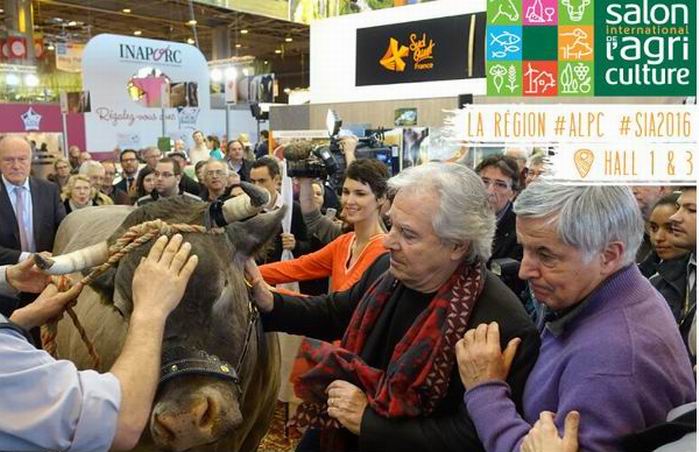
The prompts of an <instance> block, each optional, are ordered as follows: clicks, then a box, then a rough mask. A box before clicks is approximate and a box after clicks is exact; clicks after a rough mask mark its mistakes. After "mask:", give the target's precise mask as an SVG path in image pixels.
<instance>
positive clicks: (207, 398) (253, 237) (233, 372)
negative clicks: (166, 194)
mask: <svg viewBox="0 0 699 452" xmlns="http://www.w3.org/2000/svg"><path fill="white" fill-rule="evenodd" d="M248 192H249V193H250V197H249V198H247V201H248V207H250V199H251V198H252V199H253V203H252V204H255V202H254V200H255V199H257V198H255V196H261V195H260V192H259V191H258V192H255V193H253V192H250V191H248ZM236 199H237V198H236ZM258 201H259V199H258ZM265 201H266V200H265ZM227 204H228V203H227ZM261 204H262V203H259V202H258V203H257V206H258V207H259V206H260V205H261ZM208 207H209V204H206V203H203V202H198V201H192V200H189V199H185V198H182V197H176V198H168V199H163V200H160V201H157V202H154V203H151V204H148V205H146V206H143V207H140V208H138V209H134V208H132V207H124V206H103V207H94V208H86V209H81V210H78V211H76V212H74V213H72V214H71V215H69V216H68V217H66V219H65V221H64V222H63V223H62V224H61V227H60V229H59V231H58V234H57V238H56V245H55V249H54V256H56V257H55V258H54V259H53V261H50V262H48V263H46V265H48V266H51V270H50V271H51V272H52V273H66V272H68V273H70V272H72V271H74V270H81V269H84V268H87V267H91V266H94V265H96V264H97V263H99V262H102V261H104V260H105V258H106V249H107V244H109V245H111V244H112V243H114V241H115V240H116V238H118V237H120V236H121V235H122V233H123V232H124V231H126V230H127V229H128V228H129V227H130V226H133V225H136V224H140V223H142V222H145V221H149V220H153V219H162V220H164V221H167V222H168V223H187V224H198V225H203V224H205V223H206V218H207V217H208V213H209V209H208ZM258 210H259V209H258ZM223 212H224V215H223V216H224V217H225V218H226V219H228V218H229V217H230V215H226V213H227V211H226V206H224V209H223ZM282 214H283V211H277V212H275V213H270V214H263V215H258V216H256V217H254V218H252V219H249V220H247V221H243V222H241V221H236V222H233V223H231V224H229V225H227V226H225V233H224V234H221V235H208V234H201V233H184V234H183V236H184V238H185V240H186V241H188V242H190V243H191V244H192V254H196V255H197V256H199V265H198V266H197V269H196V271H195V273H194V275H193V276H192V278H191V280H190V282H189V284H188V286H187V290H186V292H185V295H184V298H183V300H182V302H181V303H180V304H179V306H178V307H177V308H176V309H175V311H173V312H172V314H171V315H170V317H169V318H168V320H167V324H166V327H165V335H164V340H163V356H162V363H161V364H162V372H161V383H160V385H159V388H158V393H157V395H156V399H155V402H154V406H153V410H152V413H151V420H150V429H146V430H147V431H146V432H144V434H143V437H142V438H141V442H140V443H139V447H138V449H137V450H154V449H155V448H156V447H157V448H160V449H162V450H173V451H181V450H188V449H193V448H196V450H197V451H223V450H225V451H252V450H255V449H256V448H257V445H258V444H259V442H260V440H261V439H262V437H263V436H264V434H265V433H266V432H267V429H268V428H269V424H270V422H271V417H272V413H273V410H274V405H275V402H276V398H277V391H278V387H279V377H278V373H279V346H278V341H277V337H276V335H274V334H263V332H262V330H261V325H260V323H259V321H257V322H254V321H251V318H252V317H251V316H252V313H253V311H252V310H251V306H252V305H251V304H250V301H249V299H248V296H247V289H246V285H245V282H244V279H243V265H244V262H245V261H246V260H247V259H248V258H249V257H250V256H251V255H253V254H254V253H256V252H257V251H258V250H259V249H260V247H261V246H262V245H263V244H264V243H265V242H266V241H267V240H268V239H269V238H271V237H273V236H274V234H275V233H276V231H277V229H278V227H279V224H280V220H281V216H282ZM105 240H106V242H105ZM152 243H153V240H151V241H150V242H149V243H147V244H145V245H143V246H141V247H140V248H138V249H136V250H135V251H134V252H132V253H130V254H128V255H127V256H125V257H124V258H123V259H122V260H121V261H120V262H119V263H118V265H117V266H116V267H114V268H112V269H110V270H109V271H108V272H107V273H105V274H104V275H102V276H101V277H100V278H98V279H97V280H96V281H95V283H94V284H92V285H91V286H89V287H86V288H85V289H84V290H83V292H82V294H81V296H80V298H79V301H78V304H77V306H76V307H75V311H76V313H77V315H78V317H79V318H80V319H81V321H82V323H83V325H84V327H85V328H86V330H87V332H88V335H89V337H91V338H92V339H93V341H94V343H95V346H96V348H97V351H98V353H99V355H100V357H101V360H102V362H101V367H100V369H98V370H99V371H102V372H104V371H108V370H109V368H110V367H111V366H112V364H113V363H114V361H115V359H116V358H117V356H118V355H119V352H120V350H121V346H122V344H123V342H124V338H125V334H126V330H127V328H128V323H129V316H130V314H131V308H132V304H131V303H132V302H131V279H132V276H133V272H134V269H135V267H136V266H137V264H138V262H139V260H140V258H141V257H142V256H144V255H146V254H147V252H148V250H149V249H150V246H151V245H152ZM66 253H70V254H67V255H65V254H66ZM61 254H64V255H63V256H58V255H61ZM77 276H79V275H77ZM246 338H247V339H246ZM57 343H58V354H59V356H60V357H62V358H67V359H70V360H72V361H74V362H75V363H76V364H77V365H78V367H79V368H83V369H84V368H89V367H90V360H89V357H88V355H87V350H86V348H85V345H84V344H83V343H82V342H81V341H80V338H79V336H78V334H77V331H76V330H75V328H74V327H73V326H72V324H71V323H70V321H66V320H62V321H61V322H60V323H59V336H58V341H57ZM246 343H247V346H246V345H245V344H246ZM245 347H247V352H244V351H243V350H244V348H245ZM241 356H242V360H241ZM239 361H241V362H240V365H239ZM148 430H149V431H148Z"/></svg>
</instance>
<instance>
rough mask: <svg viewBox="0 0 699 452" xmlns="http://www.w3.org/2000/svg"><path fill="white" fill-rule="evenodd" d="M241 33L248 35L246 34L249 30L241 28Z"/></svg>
mask: <svg viewBox="0 0 699 452" xmlns="http://www.w3.org/2000/svg"><path fill="white" fill-rule="evenodd" d="M240 34H241V35H246V34H248V31H247V30H246V29H245V28H243V29H242V30H240Z"/></svg>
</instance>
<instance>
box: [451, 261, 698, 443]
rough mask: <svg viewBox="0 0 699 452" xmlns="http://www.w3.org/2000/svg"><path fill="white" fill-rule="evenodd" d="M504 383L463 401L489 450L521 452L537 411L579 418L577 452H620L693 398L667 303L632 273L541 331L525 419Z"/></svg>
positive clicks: (483, 386) (466, 396)
mask: <svg viewBox="0 0 699 452" xmlns="http://www.w3.org/2000/svg"><path fill="white" fill-rule="evenodd" d="M509 394H510V390H509V387H508V386H507V384H506V383H504V382H501V381H490V382H485V383H484V384H481V385H479V386H476V387H474V388H472V389H471V390H470V391H467V392H466V394H464V403H465V404H466V407H467V409H468V411H469V413H470V415H471V419H473V422H474V424H475V426H476V429H477V431H478V436H479V437H480V438H481V441H482V442H483V444H484V445H485V448H486V450H488V451H490V452H510V451H519V448H520V444H521V442H522V439H523V438H524V436H525V435H526V434H527V432H528V431H529V429H530V428H531V426H532V425H533V424H534V422H536V421H537V419H538V418H539V413H540V412H541V411H544V410H548V411H553V412H554V413H556V425H557V426H558V429H559V432H562V431H563V420H564V418H565V415H566V413H568V412H569V411H571V410H578V411H579V412H580V415H581V421H580V440H579V442H580V450H584V451H588V450H589V451H613V450H619V442H618V441H619V439H620V438H621V437H622V436H624V435H626V434H629V433H633V432H637V431H639V430H642V429H644V428H646V427H649V426H651V425H654V424H657V423H659V422H663V421H664V420H665V416H666V415H667V413H668V411H670V409H672V408H673V407H676V406H678V405H681V404H683V403H687V402H691V401H694V400H695V382H694V375H693V374H692V368H691V364H690V362H689V358H688V356H687V352H686V350H685V348H684V345H683V344H682V339H681V337H680V334H679V331H678V329H677V325H676V323H675V321H674V319H673V317H672V313H671V312H670V309H669V308H668V306H667V303H666V302H665V301H664V300H663V299H662V297H661V296H660V294H658V292H656V290H655V289H654V288H653V287H652V286H651V284H650V282H648V280H647V279H645V278H644V277H643V275H641V273H640V272H639V271H638V268H637V267H636V266H635V265H631V266H629V267H626V268H624V269H622V270H620V271H619V272H617V273H616V274H614V275H613V276H612V277H610V278H609V279H608V280H607V281H605V282H604V283H602V285H601V286H600V287H599V288H598V289H597V290H596V291H595V292H594V293H593V294H591V295H590V298H589V302H588V304H587V306H585V307H584V308H583V310H582V311H580V312H579V313H578V315H577V317H575V318H574V319H572V321H571V322H570V323H568V325H566V327H565V332H564V333H563V334H561V335H560V336H558V337H556V336H554V335H553V334H551V332H550V331H548V330H547V329H546V328H544V330H543V332H542V334H541V351H540V353H539V358H538V359H537V362H536V365H535V366H534V368H533V369H532V372H531V373H530V374H529V379H528V380H527V384H526V386H525V388H524V395H523V408H524V419H523V418H522V417H521V416H520V415H519V414H518V413H517V411H516V409H515V405H514V403H512V400H511V399H510V397H509Z"/></svg>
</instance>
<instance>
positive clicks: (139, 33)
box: [133, 30, 143, 36]
mask: <svg viewBox="0 0 699 452" xmlns="http://www.w3.org/2000/svg"><path fill="white" fill-rule="evenodd" d="M133 34H134V36H141V34H143V32H142V31H141V30H136V31H134V32H133Z"/></svg>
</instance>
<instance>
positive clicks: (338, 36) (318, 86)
mask: <svg viewBox="0 0 699 452" xmlns="http://www.w3.org/2000/svg"><path fill="white" fill-rule="evenodd" d="M485 2H486V0H440V1H434V2H428V3H421V4H417V5H409V6H401V7H397V8H387V9H382V10H377V11H371V12H367V13H359V14H350V15H347V16H338V17H333V18H330V19H323V20H318V21H315V22H313V23H311V65H310V68H311V74H310V75H311V102H312V103H332V102H356V101H365V100H389V99H417V98H430V97H450V96H454V97H455V96H457V95H459V94H466V93H470V94H474V95H481V94H485V92H486V80H485V78H483V79H464V80H447V81H437V82H421V83H400V84H395V85H381V86H361V87H356V86H354V82H355V80H354V79H355V62H356V35H357V29H358V28H366V27H373V26H378V25H386V24H394V23H402V22H414V21H419V20H425V19H434V18H437V17H446V16H457V15H460V14H468V13H473V12H479V11H485V10H486V3H485Z"/></svg>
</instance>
